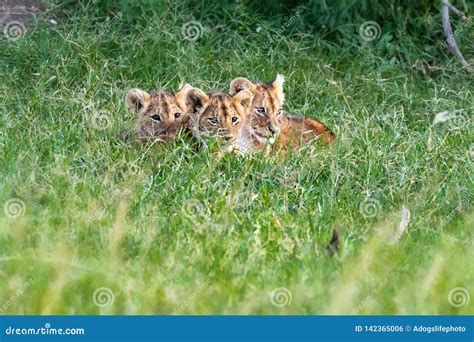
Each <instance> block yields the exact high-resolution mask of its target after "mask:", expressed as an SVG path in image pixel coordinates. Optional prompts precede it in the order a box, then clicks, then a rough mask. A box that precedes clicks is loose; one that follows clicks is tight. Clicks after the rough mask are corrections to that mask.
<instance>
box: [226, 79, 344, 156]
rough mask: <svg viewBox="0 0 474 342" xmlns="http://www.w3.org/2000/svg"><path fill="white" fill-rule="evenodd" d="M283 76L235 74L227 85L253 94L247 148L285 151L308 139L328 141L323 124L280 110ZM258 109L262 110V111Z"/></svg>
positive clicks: (281, 105)
mask: <svg viewBox="0 0 474 342" xmlns="http://www.w3.org/2000/svg"><path fill="white" fill-rule="evenodd" d="M283 82H284V77H283V76H282V75H277V77H276V79H275V81H273V82H270V83H264V82H251V81H249V80H247V79H245V78H242V77H239V78H236V79H235V80H233V81H232V82H231V84H230V93H231V94H235V93H238V92H239V91H242V90H244V89H248V90H250V91H251V92H252V93H253V94H254V98H253V101H252V105H251V108H250V112H249V122H250V125H249V128H248V129H247V131H248V134H247V137H248V139H249V140H250V143H251V144H252V148H251V150H267V149H269V146H268V145H269V144H271V145H274V146H271V150H273V151H274V152H277V153H281V154H283V155H284V154H286V151H287V150H288V149H291V150H293V151H296V150H298V149H299V148H300V147H301V146H302V145H304V144H306V143H308V142H311V141H321V142H322V143H324V144H329V143H331V142H332V141H333V140H334V139H335V135H334V134H333V133H332V132H331V130H330V129H329V128H328V127H327V126H326V125H324V124H323V123H321V122H319V121H317V120H315V119H312V118H308V117H305V116H301V115H291V114H288V113H285V112H283V110H282V107H283V104H284V92H283ZM262 108H263V109H264V112H263V113H262ZM247 143H248V144H249V142H248V141H247Z"/></svg>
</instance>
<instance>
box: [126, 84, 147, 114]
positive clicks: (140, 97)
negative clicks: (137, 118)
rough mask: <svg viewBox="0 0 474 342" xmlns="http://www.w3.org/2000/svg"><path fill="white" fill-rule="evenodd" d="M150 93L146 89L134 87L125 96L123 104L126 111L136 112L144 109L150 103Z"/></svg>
mask: <svg viewBox="0 0 474 342" xmlns="http://www.w3.org/2000/svg"><path fill="white" fill-rule="evenodd" d="M150 99H151V97H150V94H148V93H147V92H146V91H143V90H140V89H138V88H134V89H132V90H130V91H129V92H128V93H127V95H126V96H125V106H126V108H127V111H128V113H130V114H138V113H140V112H141V111H143V110H145V109H146V108H147V107H148V105H149V104H150Z"/></svg>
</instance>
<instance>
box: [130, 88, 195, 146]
mask: <svg viewBox="0 0 474 342" xmlns="http://www.w3.org/2000/svg"><path fill="white" fill-rule="evenodd" d="M191 89H192V87H191V86H190V85H189V84H186V85H185V86H183V87H182V88H181V89H180V90H179V91H178V92H176V93H171V92H167V91H156V92H153V93H151V94H148V93H147V92H145V91H143V90H140V89H132V90H130V91H129V92H128V94H127V96H126V98H125V103H126V107H127V111H128V112H129V113H131V114H133V115H138V123H137V128H136V134H137V138H138V140H139V141H140V142H146V141H148V140H157V141H162V142H163V141H170V140H172V139H173V138H174V137H176V136H177V135H178V132H179V131H180V130H182V129H186V128H187V125H188V123H189V119H190V118H189V115H188V113H187V107H186V102H185V97H186V94H187V92H188V91H189V90H191Z"/></svg>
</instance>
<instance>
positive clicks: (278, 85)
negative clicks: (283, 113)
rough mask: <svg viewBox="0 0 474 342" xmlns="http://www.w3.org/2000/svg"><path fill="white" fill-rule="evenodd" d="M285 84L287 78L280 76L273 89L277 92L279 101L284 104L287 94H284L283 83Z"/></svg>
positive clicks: (273, 83)
mask: <svg viewBox="0 0 474 342" xmlns="http://www.w3.org/2000/svg"><path fill="white" fill-rule="evenodd" d="M284 82H285V76H283V75H280V74H278V75H277V77H276V78H275V81H273V82H272V87H273V89H274V91H275V92H276V95H277V97H278V100H279V101H280V102H281V103H283V102H284V101H285V94H284V93H283V83H284Z"/></svg>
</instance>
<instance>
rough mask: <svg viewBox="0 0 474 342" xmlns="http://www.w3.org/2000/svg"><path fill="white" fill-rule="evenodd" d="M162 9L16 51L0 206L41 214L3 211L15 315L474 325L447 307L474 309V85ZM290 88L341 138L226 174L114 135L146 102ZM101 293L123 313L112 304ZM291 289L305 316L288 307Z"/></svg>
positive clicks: (450, 74)
mask: <svg viewBox="0 0 474 342" xmlns="http://www.w3.org/2000/svg"><path fill="white" fill-rule="evenodd" d="M164 6H165V5H162V7H161V8H157V9H156V12H155V13H153V12H152V13H150V14H149V17H148V18H146V21H145V24H144V25H139V24H137V25H136V26H133V25H132V26H126V25H122V22H121V20H117V21H114V20H111V21H110V22H109V23H105V24H103V25H98V23H97V21H96V19H95V18H93V17H92V16H88V15H87V12H86V10H81V11H79V12H78V14H77V15H76V16H73V17H70V18H62V19H61V20H60V22H61V23H60V25H58V26H52V25H49V24H47V23H41V24H40V25H39V26H38V27H36V28H30V30H29V31H28V33H27V34H26V36H25V37H24V38H22V39H20V40H17V41H15V42H11V41H9V40H7V39H5V38H4V37H3V36H2V38H1V40H0V44H1V49H0V56H1V60H0V66H1V69H0V70H1V72H2V79H1V83H0V84H1V85H0V88H1V92H0V94H1V101H0V104H1V106H2V108H1V109H2V117H1V119H0V126H1V128H0V133H1V135H0V148H1V149H0V155H1V168H0V177H1V178H0V203H1V204H2V207H3V206H4V204H11V203H12V202H11V200H12V199H18V200H19V201H20V205H24V207H23V208H20V211H21V209H24V212H21V213H20V214H21V215H20V216H19V217H14V216H15V215H7V214H8V212H7V210H2V211H1V212H0V310H2V313H4V314H172V313H181V314H351V313H358V314H473V313H474V306H473V303H474V298H471V301H470V302H469V303H468V304H466V305H464V306H462V307H459V308H458V307H455V306H453V305H450V303H449V300H448V294H449V293H450V291H451V290H452V289H453V288H456V287H462V288H465V289H466V291H467V292H470V294H471V297H474V292H473V291H474V289H473V288H472V284H473V283H474V269H473V267H472V260H473V259H474V249H473V239H472V238H473V230H472V227H473V226H474V215H473V212H472V209H471V206H472V202H473V196H472V190H473V172H472V171H473V164H472V162H473V159H474V155H473V146H474V139H473V134H472V128H473V124H472V123H473V120H472V114H473V108H474V96H473V89H474V88H473V86H474V80H473V78H472V76H469V75H467V74H465V73H464V72H463V71H462V70H460V69H459V68H458V66H457V64H456V62H455V61H454V60H451V59H449V58H446V57H444V56H441V55H440V56H439V59H438V64H437V65H436V66H435V67H434V68H426V66H425V65H424V63H423V56H422V55H420V56H419V60H420V63H418V64H416V65H407V64H403V63H401V62H398V61H397V60H396V58H392V57H391V56H386V55H379V54H378V53H377V50H376V48H375V44H376V42H373V43H362V42H361V43H360V44H359V45H355V46H352V47H350V48H342V47H337V46H335V45H334V44H332V43H329V42H326V41H324V40H321V39H319V38H318V37H315V36H311V35H306V34H303V33H291V34H288V35H284V36H282V38H281V39H280V40H278V41H277V42H275V43H273V44H270V45H271V46H270V47H269V48H266V49H264V48H262V46H263V45H264V44H265V43H266V40H265V39H266V35H267V34H268V31H266V30H267V29H265V28H264V29H263V30H260V31H259V32H256V30H255V27H256V25H254V22H255V21H257V22H258V18H251V17H246V16H238V15H235V16H229V17H227V19H226V20H227V21H226V22H227V23H229V24H226V25H221V26H213V27H211V26H208V24H207V22H206V19H205V18H203V19H202V25H203V27H204V33H203V36H202V37H201V38H200V39H199V40H197V41H196V42H189V41H187V40H185V39H183V37H182V36H181V27H182V25H183V23H185V22H187V21H189V20H190V19H192V18H191V16H190V15H189V13H185V14H183V12H182V11H181V10H180V8H179V7H173V6H171V5H168V6H170V7H166V8H165V7H164ZM104 27H105V28H104ZM100 28H102V29H100ZM101 30H102V31H101ZM99 31H101V32H102V33H100V34H99V33H98V32H99ZM356 38H357V37H356ZM405 39H407V38H405ZM267 43H268V42H267ZM276 73H282V74H284V75H285V76H286V83H285V90H286V98H287V105H286V110H287V111H289V112H291V113H298V114H303V115H307V116H311V117H316V118H318V119H320V120H321V121H323V122H325V123H326V124H327V125H328V126H329V127H331V128H332V129H333V131H334V132H335V133H336V135H337V140H336V142H335V143H334V144H333V145H331V146H328V147H322V146H314V147H313V148H310V147H309V148H307V149H304V150H303V151H301V152H300V153H297V154H296V155H294V156H292V157H291V158H287V159H285V160H281V159H278V158H276V157H269V156H263V155H261V154H256V155H253V156H250V157H246V158H242V157H238V156H234V155H228V156H226V157H225V158H224V159H222V160H220V161H217V160H215V159H214V158H213V155H212V153H210V152H209V151H206V150H202V151H198V152H196V151H195V149H194V147H193V146H192V145H190V144H188V143H187V142H185V141H177V142H176V143H175V144H174V146H171V147H168V148H164V147H161V146H152V147H148V148H142V149H140V148H136V147H133V146H127V145H124V144H122V143H121V142H118V141H117V140H116V138H115V137H116V134H117V132H119V131H120V130H121V129H122V128H123V127H130V126H132V125H133V123H134V118H132V117H128V116H127V114H126V111H125V108H124V103H123V98H124V95H125V94H126V92H127V91H128V90H129V89H130V88H132V87H139V88H142V89H145V90H152V89H156V88H169V89H177V88H178V87H179V85H180V84H181V83H182V82H189V83H191V84H193V85H194V86H196V87H200V88H202V89H204V90H206V91H211V90H226V89H227V88H228V85H229V83H230V81H231V80H232V79H233V78H234V77H237V76H244V77H248V78H250V79H263V80H270V79H272V78H273V77H274V76H275V74H276ZM455 110H462V112H457V113H458V114H457V115H458V118H457V119H452V120H449V121H447V122H444V123H438V124H434V118H435V116H436V114H438V113H440V112H443V111H449V112H452V111H455ZM99 116H104V117H103V118H105V120H104V121H101V120H100V119H101V118H100V117H99ZM101 128H104V129H101ZM369 200H370V201H372V202H370V203H373V204H374V207H373V208H374V210H375V213H374V215H373V217H372V215H367V214H365V215H364V210H363V208H364V204H365V203H367V201H369ZM404 206H405V207H406V208H408V209H409V211H410V214H411V215H410V223H409V226H408V229H407V231H406V232H405V233H404V234H403V235H402V236H401V238H400V239H399V240H398V241H395V242H394V236H395V235H396V230H397V227H398V224H399V222H400V220H401V211H402V208H403V207H404ZM7 208H8V205H7ZM9 208H10V209H12V208H13V207H11V206H10V207H9ZM13 209H14V208H13ZM370 209H371V208H369V210H370ZM369 216H370V217H369ZM334 229H337V230H338V231H339V232H340V235H341V249H340V251H339V252H338V253H337V254H336V255H334V256H330V255H329V254H328V253H327V251H326V245H327V244H328V242H329V240H330V238H331V233H332V231H333V230H334ZM101 287H105V288H108V289H109V290H110V291H111V292H112V293H113V296H114V300H113V303H111V305H108V306H105V307H100V306H98V305H96V304H95V303H94V301H93V294H94V292H95V291H96V290H97V289H98V288H101ZM281 287H283V288H286V289H287V290H285V291H286V292H285V294H284V295H287V294H288V292H289V293H291V302H289V301H286V303H283V304H287V305H284V306H282V307H279V306H278V305H273V304H272V300H271V296H272V293H273V291H274V290H275V289H277V288H281ZM283 297H284V296H283ZM283 297H281V298H277V299H282V300H283V302H285V298H283ZM104 298H105V297H104ZM104 298H102V299H104ZM99 299H100V298H99ZM105 299H106V298H105Z"/></svg>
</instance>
